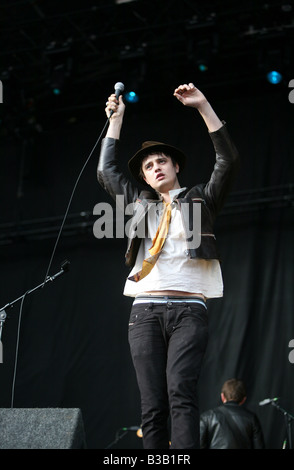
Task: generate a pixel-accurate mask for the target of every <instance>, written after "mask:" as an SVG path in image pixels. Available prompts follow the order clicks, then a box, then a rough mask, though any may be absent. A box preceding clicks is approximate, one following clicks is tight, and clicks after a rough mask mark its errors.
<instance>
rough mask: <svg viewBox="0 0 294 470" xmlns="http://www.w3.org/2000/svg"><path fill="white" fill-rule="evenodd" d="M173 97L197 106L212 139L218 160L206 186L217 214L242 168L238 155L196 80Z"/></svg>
mask: <svg viewBox="0 0 294 470" xmlns="http://www.w3.org/2000/svg"><path fill="white" fill-rule="evenodd" d="M174 96H175V97H176V98H177V99H178V100H179V101H180V102H181V103H182V104H183V105H184V106H189V107H192V108H195V109H197V110H198V112H199V113H200V114H201V116H202V118H203V120H204V122H205V124H206V126H207V129H208V131H209V135H210V138H211V140H212V143H213V146H214V150H215V154H216V162H215V165H214V168H213V172H212V174H211V177H210V180H209V182H208V183H207V185H206V186H205V190H204V191H205V196H206V203H207V204H208V205H209V206H210V208H211V210H212V213H214V214H215V215H216V214H217V213H218V212H219V211H220V210H221V209H222V207H223V205H224V202H225V199H226V197H227V195H228V193H229V191H230V189H231V186H232V183H233V181H234V179H235V176H236V172H237V170H238V167H239V154H238V151H237V149H236V147H235V145H234V143H233V141H232V139H231V137H230V135H229V133H228V130H227V128H226V125H225V123H224V122H223V121H221V120H220V119H219V117H218V116H217V114H216V113H215V111H214V110H213V108H212V106H211V105H210V103H209V102H208V100H207V99H206V97H205V96H204V94H203V93H202V92H201V91H200V90H198V89H197V88H196V87H195V85H193V83H189V84H188V85H186V84H185V85H180V86H179V87H178V88H176V89H175V91H174Z"/></svg>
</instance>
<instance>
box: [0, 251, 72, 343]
mask: <svg viewBox="0 0 294 470" xmlns="http://www.w3.org/2000/svg"><path fill="white" fill-rule="evenodd" d="M69 265H70V262H69V261H67V260H66V261H64V262H63V263H62V264H61V270H60V271H58V272H57V273H56V274H54V275H53V276H47V277H46V280H45V281H44V282H42V284H39V285H38V286H36V287H34V288H33V289H30V290H28V291H27V292H26V293H25V294H23V295H21V296H20V297H18V298H17V299H15V300H13V301H12V302H9V303H8V304H6V305H4V307H2V308H0V344H1V336H2V331H3V326H4V323H5V320H6V318H7V313H6V310H7V309H9V308H12V307H13V306H14V305H15V304H16V303H17V302H18V301H19V300H22V299H23V298H24V297H25V296H27V295H28V294H32V293H33V292H35V291H36V290H38V289H41V288H43V287H44V286H45V284H47V283H48V282H53V281H55V279H56V278H58V277H59V276H61V275H62V274H64V273H65V272H67V271H68V270H69Z"/></svg>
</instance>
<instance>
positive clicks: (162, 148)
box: [128, 143, 186, 187]
mask: <svg viewBox="0 0 294 470" xmlns="http://www.w3.org/2000/svg"><path fill="white" fill-rule="evenodd" d="M156 151H158V152H162V153H164V154H165V155H168V156H169V157H171V158H173V159H174V160H175V161H176V162H177V163H178V165H179V173H180V172H181V171H182V170H183V169H184V167H185V163H186V156H185V154H184V153H183V152H182V151H181V150H179V149H178V148H176V147H173V146H172V145H168V144H163V143H162V144H161V143H157V144H154V145H149V146H148V147H147V148H142V149H140V150H138V152H136V153H135V155H134V156H133V157H132V158H131V159H130V160H129V162H128V167H129V171H130V173H131V174H132V176H133V177H134V178H135V179H136V180H137V181H139V182H140V183H141V184H144V185H145V186H148V187H149V185H148V184H147V183H146V182H145V181H144V179H143V178H142V177H141V176H140V172H141V166H142V160H143V158H144V157H146V156H147V155H148V154H150V153H153V152H156Z"/></svg>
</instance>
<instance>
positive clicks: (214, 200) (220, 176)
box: [204, 123, 240, 215]
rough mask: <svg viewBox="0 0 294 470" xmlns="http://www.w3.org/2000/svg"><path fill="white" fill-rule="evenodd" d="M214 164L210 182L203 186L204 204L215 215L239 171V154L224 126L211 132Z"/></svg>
mask: <svg viewBox="0 0 294 470" xmlns="http://www.w3.org/2000/svg"><path fill="white" fill-rule="evenodd" d="M209 135H210V138H211V140H212V143H213V146H214V149H215V153H216V162H215V165H214V168H213V172H212V174H211V177H210V180H209V182H208V183H207V185H206V186H205V189H204V191H205V197H206V202H207V203H208V204H209V205H210V206H211V209H212V211H213V212H214V213H215V215H217V214H218V213H219V212H220V210H221V209H222V207H223V205H224V202H225V200H226V197H227V195H228V193H229V192H230V189H231V186H232V184H233V182H234V179H235V177H236V174H237V171H238V169H239V163H240V160H239V154H238V151H237V149H236V147H235V145H234V143H233V141H232V139H231V137H230V135H229V133H228V130H227V127H226V124H225V123H224V125H223V126H222V127H221V128H220V129H219V130H217V131H215V132H211V133H210V134H209Z"/></svg>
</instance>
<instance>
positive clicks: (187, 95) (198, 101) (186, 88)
mask: <svg viewBox="0 0 294 470" xmlns="http://www.w3.org/2000/svg"><path fill="white" fill-rule="evenodd" d="M174 96H175V97H176V98H177V99H178V100H179V101H180V102H181V103H182V104H183V105H184V106H189V107H191V108H195V109H197V110H198V111H199V113H200V114H201V116H202V118H203V120H204V122H205V124H206V126H207V128H208V131H209V132H215V131H217V130H218V129H220V128H221V127H222V126H223V123H222V121H221V120H220V119H219V117H218V116H217V114H216V113H215V111H214V110H213V108H212V106H211V105H210V103H209V102H208V100H207V99H206V97H205V96H204V94H203V93H202V92H201V91H200V90H198V88H196V87H195V85H193V83H189V84H188V85H180V86H179V87H177V88H176V89H175V91H174Z"/></svg>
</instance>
